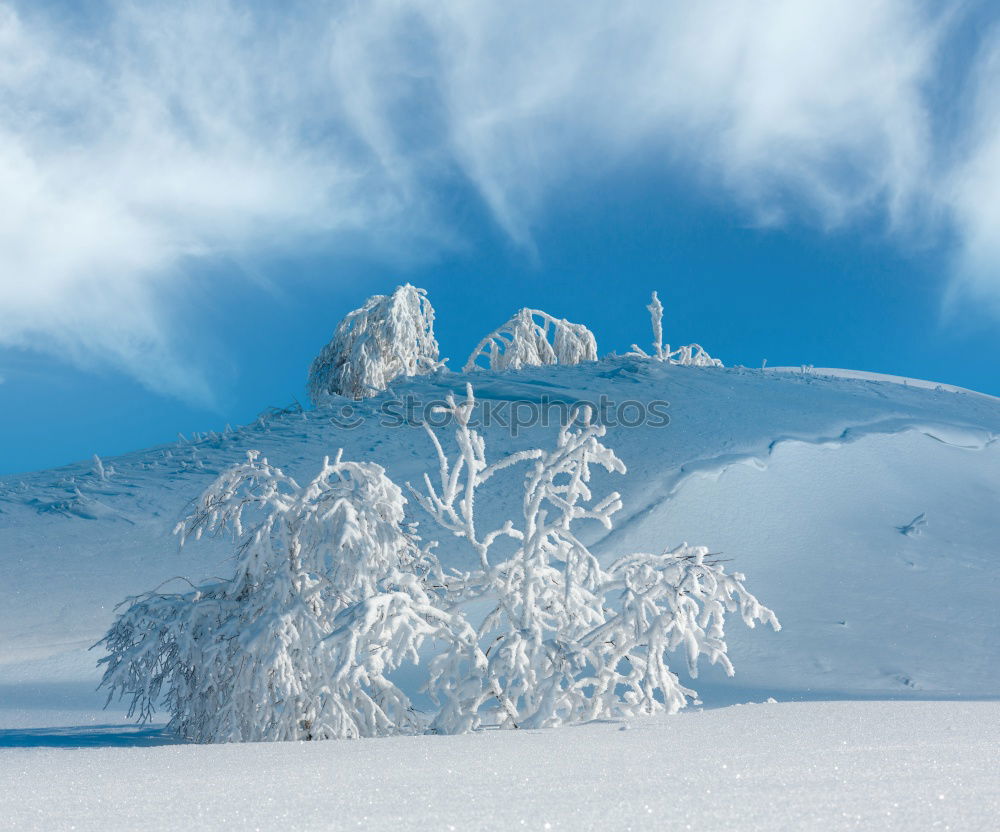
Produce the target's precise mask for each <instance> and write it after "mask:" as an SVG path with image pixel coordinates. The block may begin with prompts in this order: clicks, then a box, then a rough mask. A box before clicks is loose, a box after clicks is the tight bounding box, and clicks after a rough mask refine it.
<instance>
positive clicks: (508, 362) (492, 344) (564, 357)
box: [464, 309, 597, 372]
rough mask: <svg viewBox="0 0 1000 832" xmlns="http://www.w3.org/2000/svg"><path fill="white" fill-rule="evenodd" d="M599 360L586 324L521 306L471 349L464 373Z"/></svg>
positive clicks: (595, 343)
mask: <svg viewBox="0 0 1000 832" xmlns="http://www.w3.org/2000/svg"><path fill="white" fill-rule="evenodd" d="M596 360H597V341H596V340H595V339H594V334H593V333H592V332H591V331H590V330H589V329H587V327H585V326H584V325H583V324H574V323H570V322H569V321H567V320H565V319H563V318H553V317H552V316H551V315H549V314H548V313H546V312H542V311H541V310H540V309H521V310H520V311H519V312H518V313H517V314H516V315H514V317H513V318H511V319H510V320H509V321H507V323H505V324H504V325H503V326H501V327H500V328H499V329H495V330H494V331H493V332H491V333H490V334H489V335H487V336H486V337H485V338H483V340H482V341H480V342H479V345H478V346H477V347H476V348H475V349H474V350H473V351H472V354H471V355H470V356H469V360H468V361H466V362H465V368H464V370H465V372H470V371H471V370H476V369H480V368H481V367H482V364H481V363H480V362H481V361H482V362H485V367H486V368H487V369H490V370H519V369H521V368H522V367H538V366H541V365H545V364H579V363H580V362H581V361H596Z"/></svg>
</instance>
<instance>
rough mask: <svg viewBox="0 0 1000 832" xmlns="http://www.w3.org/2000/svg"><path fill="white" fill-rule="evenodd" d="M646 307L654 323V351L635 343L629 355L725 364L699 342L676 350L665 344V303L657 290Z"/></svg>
mask: <svg viewBox="0 0 1000 832" xmlns="http://www.w3.org/2000/svg"><path fill="white" fill-rule="evenodd" d="M646 308H647V309H648V310H649V318H650V321H651V323H652V325H653V353H652V354H651V355H650V354H649V353H647V352H646V351H645V350H642V349H640V348H639V347H638V346H636V345H635V344H633V345H632V352H630V353H627V354H628V355H636V356H639V357H641V358H655V359H656V360H657V361H665V362H668V363H670V364H688V365H691V366H695V367H721V366H723V364H722V362H721V361H719V359H718V358H712V356H710V355H709V354H708V353H707V352H705V350H704V349H703V348H702V347H701V345H699V344H688V345H687V346H685V347H678V348H677V349H676V350H671V349H670V344H666V345H664V343H663V304H662V303H660V299H659V298H658V297H657V296H656V292H653V297H652V299H651V300H650V302H649V305H648V306H647V307H646Z"/></svg>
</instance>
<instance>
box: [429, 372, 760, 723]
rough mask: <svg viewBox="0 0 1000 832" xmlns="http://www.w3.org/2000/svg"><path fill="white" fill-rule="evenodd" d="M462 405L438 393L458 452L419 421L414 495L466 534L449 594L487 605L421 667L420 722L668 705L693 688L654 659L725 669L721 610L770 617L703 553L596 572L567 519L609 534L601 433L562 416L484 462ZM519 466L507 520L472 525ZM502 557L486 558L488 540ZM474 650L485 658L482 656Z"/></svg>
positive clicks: (579, 716)
mask: <svg viewBox="0 0 1000 832" xmlns="http://www.w3.org/2000/svg"><path fill="white" fill-rule="evenodd" d="M474 407H475V399H474V397H473V393H472V389H471V386H470V387H467V392H466V398H465V400H464V401H462V402H457V401H455V399H454V398H453V397H451V398H449V400H448V404H447V410H448V412H449V413H450V415H451V417H452V420H453V421H454V423H455V426H456V427H455V440H456V444H457V451H456V452H455V453H454V455H453V456H450V455H449V454H448V453H446V452H445V450H444V446H443V444H442V443H441V441H440V440H439V438H438V437H437V435H436V434H435V433H434V431H433V430H431V429H430V428H429V427H428V428H427V433H428V435H429V436H430V437H431V441H432V443H433V445H434V447H435V450H436V452H437V457H438V473H437V478H436V479H437V481H436V482H434V481H432V479H431V477H430V476H425V478H424V487H423V490H422V491H417V490H415V489H413V488H412V486H411V491H412V492H413V494H414V496H415V498H416V499H417V501H418V502H419V503H420V504H421V505H422V506H423V507H424V509H426V510H427V512H428V513H429V514H430V515H431V516H432V517H433V518H434V519H435V520H436V521H437V522H438V523H439V524H440V525H441V526H442V527H443V528H445V529H446V530H448V531H450V532H451V533H453V534H455V535H458V536H459V537H463V538H465V539H466V540H467V541H468V542H469V544H470V545H471V547H472V549H473V550H474V551H475V553H476V555H477V558H478V561H479V566H480V568H479V570H478V571H477V572H474V573H470V574H469V575H467V576H465V578H464V579H463V581H462V582H461V586H460V588H459V589H458V593H459V595H460V596H461V598H463V599H464V600H469V599H480V600H484V601H488V602H489V612H488V614H487V615H486V616H485V619H484V620H483V622H482V623H481V624H480V626H479V628H478V630H477V639H478V642H479V645H480V648H481V651H480V652H481V655H480V652H475V653H473V652H471V651H470V649H469V645H468V643H462V644H459V643H458V642H454V641H453V642H452V643H451V646H450V647H449V648H448V649H446V650H445V651H444V652H442V653H441V654H440V655H439V656H437V657H436V658H435V660H434V661H433V663H432V669H431V678H430V682H429V685H428V687H429V690H430V693H431V695H432V697H434V698H435V700H436V701H438V702H439V703H440V711H439V713H438V715H437V718H436V719H435V722H434V725H433V727H434V728H435V729H436V730H438V731H442V732H448V733H451V732H461V731H468V730H473V729H475V728H477V727H478V726H479V725H481V724H483V723H484V722H486V723H498V724H500V725H502V726H506V727H548V726H555V725H560V724H563V723H566V722H574V721H579V720H583V719H594V718H597V717H602V716H603V717H608V716H615V715H633V714H635V713H639V712H653V711H656V710H659V709H662V708H666V709H667V710H668V711H671V712H673V711H676V710H677V709H678V708H679V707H682V706H683V705H684V704H685V703H686V701H687V698H693V697H694V696H695V693H694V691H691V690H689V689H688V688H685V687H684V686H683V685H681V683H680V682H679V680H678V678H677V676H676V675H675V674H673V673H672V672H671V671H670V669H669V666H668V664H667V661H666V656H667V654H668V653H670V652H672V651H674V650H676V649H678V648H683V649H684V650H685V652H686V655H687V659H688V664H689V667H690V668H691V669H692V671H694V670H695V669H696V664H697V661H698V659H699V657H701V656H706V657H707V658H708V659H709V660H710V661H712V662H720V663H721V664H722V665H723V667H724V668H725V669H726V671H727V672H732V665H731V664H730V663H729V660H728V658H727V657H726V645H725V640H724V636H725V633H724V629H723V625H724V618H725V614H726V613H727V612H733V611H737V610H738V611H739V612H740V614H741V616H742V618H743V620H744V622H746V623H747V624H748V625H749V626H753V625H754V623H755V622H756V621H766V622H768V623H770V624H771V625H772V626H774V627H775V628H777V627H778V622H777V619H776V618H775V616H774V614H773V613H772V612H771V611H770V610H768V609H767V608H766V607H763V606H762V605H761V604H760V603H759V602H758V601H757V599H756V598H754V597H753V596H752V595H751V594H750V593H749V592H747V591H746V589H745V588H744V586H743V583H742V581H743V578H742V576H741V575H733V576H730V575H727V574H726V573H725V571H724V569H723V568H722V567H721V565H719V564H712V563H710V562H707V561H706V559H705V556H706V554H707V550H706V549H704V548H690V547H687V546H684V547H680V548H678V549H675V550H673V551H670V552H668V553H666V554H664V555H642V554H636V555H630V556H627V557H624V558H620V559H619V560H617V561H616V562H615V563H613V564H612V565H611V566H610V567H609V568H608V569H605V568H603V567H602V566H601V564H600V562H599V561H598V560H597V558H596V557H595V556H594V555H593V554H592V553H591V552H590V551H589V549H588V548H587V547H586V546H585V545H584V544H583V543H582V542H581V541H580V539H579V537H578V536H577V534H576V532H575V530H574V528H573V524H574V523H575V522H576V521H579V520H587V519H591V520H596V521H598V522H600V523H601V524H603V525H604V526H605V527H606V528H609V529H610V528H611V525H612V516H613V515H614V513H615V512H617V511H618V510H619V509H620V508H621V500H620V498H619V495H618V493H617V492H612V493H610V494H608V495H606V496H604V497H603V498H600V499H598V498H595V496H594V495H593V493H592V492H591V489H590V481H591V467H592V466H594V465H598V466H600V467H602V468H604V469H605V470H607V471H609V472H615V473H625V466H624V465H623V463H622V462H621V460H620V459H618V457H617V456H616V455H615V454H614V452H613V451H612V450H611V449H610V448H608V447H607V446H605V445H604V444H603V443H602V442H601V439H602V437H603V436H604V434H605V429H604V427H603V426H602V425H598V424H594V423H593V422H592V421H591V418H590V412H589V409H587V408H582V409H580V410H578V411H577V412H576V413H575V414H574V418H573V419H571V420H570V422H569V423H568V424H567V425H564V426H563V427H562V428H561V429H560V431H559V434H558V436H557V440H556V446H555V448H554V449H552V450H551V451H543V450H540V449H534V450H525V451H519V452H517V453H514V454H511V455H509V456H507V457H504V458H502V459H500V460H498V461H495V462H492V463H490V462H488V460H487V458H486V446H485V441H484V439H483V437H482V436H481V435H480V434H479V433H478V432H477V431H475V430H474V429H472V428H471V427H470V420H471V416H472V412H473V409H474ZM521 463H524V464H527V466H528V470H527V473H526V475H525V480H524V491H523V497H522V506H521V512H520V515H519V516H518V517H517V518H516V519H510V520H507V521H505V522H504V523H503V524H501V525H499V526H497V527H495V528H492V529H489V530H486V529H482V528H480V527H479V524H478V523H477V520H476V513H475V509H476V505H477V497H481V495H479V493H478V492H479V490H480V489H481V488H482V487H483V486H484V485H486V484H487V483H488V482H489V481H490V480H491V479H492V478H493V477H494V476H495V475H496V474H497V473H498V472H500V471H502V470H504V469H507V468H510V467H512V466H515V465H518V464H521ZM501 538H506V539H508V540H509V541H511V542H512V543H511V544H509V545H508V549H509V548H510V545H512V546H513V553H512V554H511V553H508V554H506V555H505V556H503V557H499V558H495V557H494V555H493V552H492V549H493V546H494V544H495V543H496V542H497V541H498V540H500V539H501ZM482 657H485V662H484V661H482Z"/></svg>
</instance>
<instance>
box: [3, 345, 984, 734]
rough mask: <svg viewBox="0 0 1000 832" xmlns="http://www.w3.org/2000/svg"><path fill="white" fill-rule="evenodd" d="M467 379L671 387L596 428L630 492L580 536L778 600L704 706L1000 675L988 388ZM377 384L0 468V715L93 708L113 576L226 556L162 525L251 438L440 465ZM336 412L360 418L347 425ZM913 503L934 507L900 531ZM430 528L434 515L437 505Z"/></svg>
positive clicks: (307, 453) (622, 388) (426, 387)
mask: <svg viewBox="0 0 1000 832" xmlns="http://www.w3.org/2000/svg"><path fill="white" fill-rule="evenodd" d="M469 378H470V379H471V380H472V381H473V382H474V384H475V388H476V393H477V396H478V398H479V399H480V400H481V401H490V402H492V403H493V404H494V405H496V404H498V403H502V402H505V401H506V402H512V401H530V402H535V403H538V402H542V401H545V400H546V399H554V400H560V401H578V400H584V401H592V402H598V401H599V400H600V398H601V397H602V396H604V397H606V398H607V400H609V401H611V402H613V403H614V404H621V403H622V402H626V401H635V402H638V403H641V404H643V405H644V406H648V405H649V404H650V403H651V402H654V401H658V400H663V401H667V402H669V403H670V406H669V413H670V416H671V421H670V424H669V425H667V426H660V427H656V426H652V425H650V424H646V425H641V426H638V427H624V426H618V427H612V428H611V429H609V432H608V436H607V444H609V445H610V446H612V447H613V448H614V449H615V450H616V451H617V453H618V454H619V456H620V457H621V458H622V459H623V460H624V462H625V463H626V465H627V466H628V468H629V474H628V476H627V477H624V478H623V477H619V476H606V477H605V480H604V484H605V485H606V486H607V488H608V489H609V490H610V489H611V488H614V489H617V490H619V491H621V493H622V495H623V499H624V503H625V509H624V510H623V511H622V512H621V513H620V514H619V515H618V521H617V523H616V528H615V529H614V530H613V531H612V532H610V533H607V532H605V531H604V530H603V529H600V528H593V529H591V530H589V532H590V537H589V540H590V541H591V542H592V543H594V546H595V551H597V552H598V554H600V555H601V556H602V557H605V558H611V557H613V556H615V555H617V554H621V553H623V552H626V551H634V550H645V551H662V550H663V549H664V548H665V547H668V546H673V545H676V544H677V543H680V542H682V541H684V540H687V541H689V542H691V543H698V544H704V545H708V546H710V547H711V548H712V550H713V551H716V552H721V553H723V554H724V556H725V557H726V558H732V559H733V563H732V564H731V567H732V568H735V569H738V570H740V571H743V572H745V573H746V574H747V575H748V586H749V587H750V589H751V590H752V591H753V592H754V593H755V594H757V595H758V597H760V598H761V600H762V601H764V602H765V603H767V604H768V605H769V606H771V607H772V608H773V609H775V611H776V612H777V613H778V615H779V616H780V617H781V619H782V622H783V625H784V629H783V630H782V632H781V633H777V634H775V633H771V632H769V631H767V632H765V631H763V630H757V631H753V632H748V631H745V630H743V629H742V628H741V626H740V625H737V624H734V625H733V626H732V628H731V631H730V641H731V653H732V657H733V659H734V662H735V665H736V669H737V675H736V677H735V678H734V679H727V678H725V677H724V676H723V675H722V674H721V673H718V672H716V671H715V670H714V669H711V668H709V669H707V670H706V672H705V673H704V674H703V678H701V679H699V681H698V684H697V687H698V689H699V690H700V691H701V692H702V694H703V698H704V700H705V702H706V704H710V705H711V704H721V703H726V702H731V701H739V700H740V699H741V698H744V697H746V696H747V695H749V694H751V693H753V694H758V693H759V694H762V695H764V696H766V695H771V694H774V695H776V696H778V697H779V698H783V699H788V698H815V697H819V696H830V695H833V696H836V697H870V696H874V697H914V696H915V697H996V696H998V695H1000V666H998V665H997V664H996V663H995V662H993V660H992V659H993V656H994V655H995V652H996V645H997V644H1000V617H998V616H997V615H996V612H995V610H996V599H997V597H998V595H1000V546H998V544H997V543H996V535H995V527H996V520H995V518H996V509H997V506H1000V444H998V443H996V442H995V437H996V436H997V435H1000V400H996V399H993V398H990V397H985V396H980V395H977V394H967V393H963V392H954V391H951V390H946V389H927V388H922V387H917V386H914V385H901V384H898V383H892V382H886V381H878V380H872V379H868V378H860V379H858V378H843V377H840V378H838V377H832V376H818V375H815V374H810V373H801V372H799V373H781V372H773V371H763V372H762V371H759V370H746V369H739V368H737V369H724V370H720V369H715V368H694V367H676V366H663V365H658V364H654V363H652V362H646V361H639V360H635V359H627V358H613V359H607V360H605V361H602V362H599V363H596V364H588V365H581V366H578V367H550V368H538V369H533V370H526V371H523V372H520V373H506V374H493V373H488V372H482V373H475V374H472V375H471V376H469ZM465 380H466V377H465V376H462V375H457V374H443V375H440V376H435V377H427V378H421V379H415V380H411V381H408V382H406V383H403V384H400V385H398V386H397V387H396V389H395V390H394V391H393V393H394V395H395V396H396V397H398V398H400V399H401V400H404V401H405V400H406V398H407V397H410V398H411V399H412V401H413V402H415V403H418V404H425V403H427V402H429V401H432V400H434V399H436V398H440V397H441V396H442V395H443V394H444V393H446V392H447V391H448V390H461V389H462V388H463V386H464V382H465ZM389 400H390V397H389V396H386V397H382V398H381V399H374V400H369V401H367V402H364V403H362V404H360V405H357V406H355V407H354V412H353V413H352V414H350V415H349V416H348V415H346V414H344V413H341V412H340V410H339V409H338V408H334V409H332V410H331V409H326V410H317V411H309V412H306V413H286V414H277V415H273V416H271V417H269V418H268V417H265V418H262V419H261V420H260V421H259V422H258V423H256V424H255V425H251V426H248V427H244V428H241V429H239V430H237V431H235V432H233V433H231V434H227V435H225V436H211V437H204V438H198V439H196V440H183V441H179V442H178V443H176V444H174V445H171V446H166V447H160V448H154V449H150V450H147V451H140V452H136V453H133V454H129V455H126V456H123V457H120V458H117V459H113V460H103V463H102V464H103V466H104V468H105V472H104V475H103V477H102V475H101V472H100V470H99V467H98V466H97V465H96V464H95V463H94V462H85V463H81V464H78V465H71V466H66V467H65V468H61V469H57V470H53V471H45V472H39V473H36V474H31V475H26V476H18V477H9V478H6V479H3V480H0V586H2V587H3V588H4V596H5V603H4V605H3V606H2V608H0V727H4V726H5V725H6V726H27V725H46V724H53V722H52V719H53V716H52V714H53V711H62V712H63V716H64V717H65V720H64V721H63V722H62V724H78V723H79V722H83V721H89V720H92V719H102V716H101V715H100V714H99V713H96V711H95V708H96V707H97V706H98V705H99V704H100V702H101V700H100V697H99V696H97V695H95V694H94V692H93V687H94V685H95V683H96V680H97V678H98V677H97V673H96V670H95V668H94V662H95V661H96V659H97V658H98V656H97V655H96V654H95V653H93V652H88V649H87V648H89V647H90V645H92V644H93V643H94V642H95V641H96V640H97V639H98V638H100V636H101V635H102V634H103V632H104V630H105V629H106V627H107V625H108V624H109V622H110V620H111V618H112V615H113V608H114V605H115V604H117V603H118V602H119V601H121V600H122V599H123V598H125V597H126V596H127V595H129V594H133V593H137V592H140V591H143V590H146V589H150V588H153V587H155V586H157V585H159V584H161V583H162V582H164V581H165V580H167V579H170V578H173V577H175V576H183V577H185V578H190V579H191V580H194V581H197V580H200V579H202V578H204V577H207V576H211V575H224V574H226V573H227V565H226V563H225V557H226V546H225V542H224V541H213V542H209V543H208V544H200V545H194V546H189V547H186V548H185V549H183V550H181V551H178V547H177V544H176V540H175V539H174V538H172V536H171V534H170V532H171V529H172V527H173V526H174V524H175V523H176V521H177V520H178V518H179V517H180V516H181V514H182V513H183V511H184V509H185V506H187V504H188V503H189V502H190V501H191V500H192V499H193V498H194V497H195V496H197V494H198V493H199V492H200V491H201V489H203V488H204V487H205V486H206V485H207V484H208V483H209V482H210V481H211V479H212V478H213V477H214V475H215V474H216V473H217V472H219V471H220V470H221V469H222V468H223V467H225V466H226V465H228V464H229V463H231V462H233V461H234V460H236V459H238V458H240V457H241V456H242V455H243V453H244V452H245V451H246V450H247V449H250V448H259V449H260V450H262V451H263V452H264V454H265V455H266V456H268V457H269V458H270V459H271V461H272V462H274V463H276V464H278V465H281V466H283V467H286V468H287V469H288V470H289V472H291V473H293V474H294V475H296V476H303V477H304V476H307V475H311V474H312V473H314V472H315V470H316V468H317V467H318V465H319V462H320V460H321V459H322V457H323V455H324V454H327V453H332V452H334V451H335V450H336V449H337V448H338V447H344V448H345V454H346V455H347V456H348V457H354V458H365V459H372V460H374V461H377V462H380V463H382V464H383V465H385V466H386V467H387V469H388V471H389V474H390V476H392V477H393V478H394V479H396V481H397V482H401V483H402V482H405V481H407V480H410V481H413V482H416V481H418V479H419V477H420V474H421V473H422V472H423V471H424V470H425V469H427V468H428V467H429V466H430V465H431V461H432V454H431V448H430V445H429V442H428V440H427V437H426V436H425V435H424V434H423V432H422V431H421V430H419V429H416V428H413V427H411V426H397V427H387V426H385V425H383V424H380V416H379V414H380V409H382V408H388V410H390V411H392V412H393V413H395V412H399V407H397V406H396V405H387V404H386V402H388V401H389ZM418 412H419V409H418ZM526 412H527V411H526V410H524V413H526ZM634 412H635V409H634V408H633V409H632V411H629V413H630V414H632V415H634ZM506 413H507V415H509V411H506ZM500 415H501V418H503V417H504V412H501V414H500ZM334 417H337V418H338V419H341V420H344V419H349V420H358V421H361V424H360V425H359V426H357V427H354V428H352V429H346V428H343V427H340V426H338V425H337V424H334V423H333V421H332V419H333V418H334ZM484 432H485V433H486V435H487V437H488V443H489V444H488V449H489V451H490V452H491V453H492V454H495V455H499V454H500V453H502V452H504V451H506V450H509V449H511V448H514V447H525V446H528V445H532V444H548V443H550V442H551V440H552V435H553V433H554V427H553V425H551V424H550V425H548V426H535V427H531V428H527V429H524V430H523V431H521V432H520V434H519V435H518V436H517V437H512V436H511V435H510V434H511V431H510V429H509V428H507V427H503V426H501V425H493V426H491V427H490V428H488V429H485V431H484ZM109 472H111V473H109ZM499 485H500V487H499V489H498V493H497V502H496V505H495V507H494V510H495V511H496V512H497V513H499V512H503V511H509V510H512V508H513V507H514V505H515V504H516V502H517V499H518V494H517V488H516V485H517V476H516V475H514V474H512V475H511V479H509V480H508V481H507V482H506V483H500V484H499ZM414 508H415V507H414ZM920 515H923V519H924V520H925V521H926V522H925V523H923V524H921V523H918V524H916V526H914V527H913V528H912V529H909V532H910V533H906V534H904V533H903V531H901V529H902V530H905V529H906V526H907V524H909V523H910V522H911V521H913V520H914V519H915V518H917V517H919V516H920ZM414 517H415V518H416V519H421V518H420V514H419V512H418V511H416V510H415V511H414ZM422 533H423V534H424V536H425V537H436V536H438V535H437V533H436V532H435V531H434V530H433V529H432V528H431V527H430V526H429V524H428V523H424V524H422ZM439 553H440V554H441V556H442V559H443V560H445V561H446V562H451V563H456V564H460V563H462V562H464V559H465V558H468V557H469V553H468V552H467V551H466V550H465V549H463V548H462V541H459V540H455V539H443V540H442V546H441V549H440V550H439ZM66 720H69V721H66Z"/></svg>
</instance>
